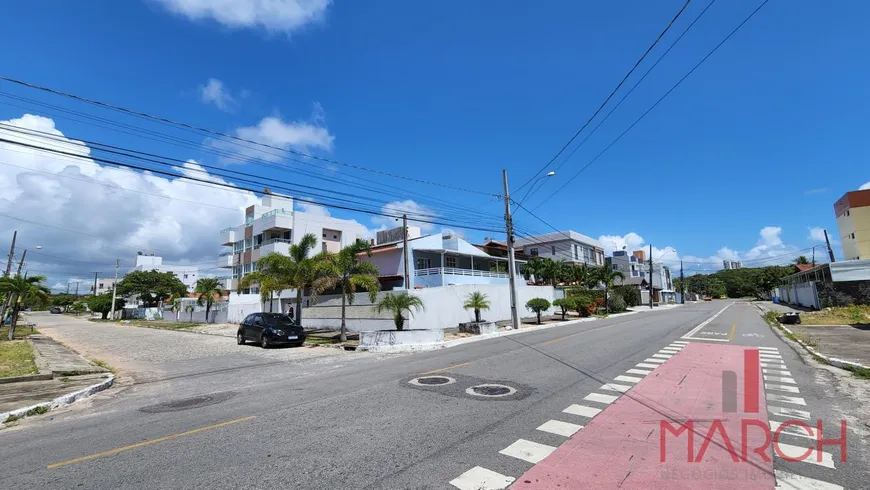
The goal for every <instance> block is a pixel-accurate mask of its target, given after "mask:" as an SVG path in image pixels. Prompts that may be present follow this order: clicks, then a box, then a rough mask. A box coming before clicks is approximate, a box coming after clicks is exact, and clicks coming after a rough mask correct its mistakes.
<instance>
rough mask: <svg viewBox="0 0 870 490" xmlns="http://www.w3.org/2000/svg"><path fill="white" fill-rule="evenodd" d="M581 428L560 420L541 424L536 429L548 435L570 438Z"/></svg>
mask: <svg viewBox="0 0 870 490" xmlns="http://www.w3.org/2000/svg"><path fill="white" fill-rule="evenodd" d="M582 428H583V426H582V425H577V424H569V423H568V422H562V421H561V420H548V421H546V422H544V423H543V424H541V426H540V427H538V430H540V431H543V432H549V433H550V434H556V435H558V436H565V437H571V436H573V435H574V434H575V433H576V432H577V431H578V430H580V429H582Z"/></svg>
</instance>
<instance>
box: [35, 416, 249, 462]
mask: <svg viewBox="0 0 870 490" xmlns="http://www.w3.org/2000/svg"><path fill="white" fill-rule="evenodd" d="M255 418H257V416H256V415H251V416H249V417H242V418H240V419H233V420H228V421H226V422H221V423H219V424H214V425H209V426H207V427H200V428H199V429H193V430H189V431H187V432H180V433H178V434H172V435H168V436H164V437H158V438H157V439H151V440H150V441H144V442H140V443H138V444H132V445H130V446H124V447H119V448H116V449H110V450H108V451H103V452H101V453H96V454H91V455H90V456H82V457H81V458H75V459H68V460H66V461H61V462H60V463H53V464H50V465H48V469H54V468H59V467H61V466H66V465H68V464H75V463H81V462H82V461H88V460H91V459H95V458H101V457H103V456H111V455H113V454H118V453H120V452H123V451H129V450H130V449H136V448H140V447H144V446H150V445H151V444H157V443H158V442H166V441H171V440H172V439H178V438H179V437H184V436H189V435H192V434H196V433H199V432H203V431H207V430H210V429H217V428H219V427H224V426H227V425H230V424H237V423H239V422H245V421H247V420H253V419H255Z"/></svg>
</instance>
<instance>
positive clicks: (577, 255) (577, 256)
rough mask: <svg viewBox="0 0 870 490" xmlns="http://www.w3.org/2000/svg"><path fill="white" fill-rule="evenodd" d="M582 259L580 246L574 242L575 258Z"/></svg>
mask: <svg viewBox="0 0 870 490" xmlns="http://www.w3.org/2000/svg"><path fill="white" fill-rule="evenodd" d="M578 259H580V247H578V246H577V244H576V243H575V244H574V260H578Z"/></svg>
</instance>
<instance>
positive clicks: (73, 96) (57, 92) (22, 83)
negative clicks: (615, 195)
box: [0, 75, 500, 197]
mask: <svg viewBox="0 0 870 490" xmlns="http://www.w3.org/2000/svg"><path fill="white" fill-rule="evenodd" d="M0 80H5V81H7V82H10V83H14V84H16V85H20V86H23V87H27V88H30V89H36V90H40V91H43V92H48V93H51V94H54V95H60V96H63V97H67V98H70V99H74V100H77V101H80V102H85V103H88V104H91V105H96V106H99V107H103V108H106V109H111V110H114V111H118V112H122V113H125V114H130V115H133V116H138V117H143V118H146V119H150V120H152V121H156V122H159V123H161V124H169V125H172V126H176V127H180V128H184V129H186V130H190V131H196V132H198V133H206V134H210V135H212V136H219V137H221V138H226V139H230V140H233V141H237V142H243V143H248V144H253V145H257V146H259V147H264V148H271V149H274V150H279V151H281V152H287V153H292V154H294V155H299V156H302V157H305V158H311V159H313V160H319V161H322V162H326V163H331V164H333V165H341V166H344V167H348V168H353V169H356V170H364V171H366V172H372V173H375V174H378V175H383V176H386V177H393V178H396V179H403V180H407V181H411V182H416V183H419V184H426V185H431V186H436V187H442V188H446V189H453V190H457V191H462V192H468V193H473V194H480V195H486V196H495V197H500V195H499V194H493V193H489V192H484V191H478V190H474V189H466V188H462V187H456V186H451V185H448V184H441V183H437V182H430V181H427V180H422V179H416V178H413V177H407V176H404V175H398V174H394V173H390V172H385V171H382V170H377V169H372V168H368V167H364V166H362V165H356V164H350V163H345V162H340V161H337V160H332V159H328V158H323V157H318V156H315V155H312V154H309V153H305V152H301V151H297V150H293V149H290V148H281V147H280V146H274V145H269V144H267V143H262V142H258V141H254V140H249V139H245V138H241V137H239V136H235V135H231V134H227V133H223V132H220V131H214V130H211V129H206V128H203V127H199V126H195V125H192V124H188V123H184V122H179V121H174V120H171V119H167V118H163V117H159V116H154V115H151V114H148V113H145V112H140V111H136V110H133V109H128V108H125V107H121V106H117V105H113V104H109V103H106V102H101V101H98V100H94V99H90V98H87V97H83V96H80V95H76V94H72V93H69V92H63V91H61V90H57V89H53V88H49V87H45V86H41V85H37V84H34V83H30V82H26V81H23V80H18V79H15V78H11V77H7V76H3V75H0Z"/></svg>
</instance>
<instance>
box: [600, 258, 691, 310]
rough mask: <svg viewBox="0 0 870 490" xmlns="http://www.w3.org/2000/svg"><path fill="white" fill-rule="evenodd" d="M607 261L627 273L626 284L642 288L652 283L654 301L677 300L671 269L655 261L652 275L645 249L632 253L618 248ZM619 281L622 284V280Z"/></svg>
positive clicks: (669, 301)
mask: <svg viewBox="0 0 870 490" xmlns="http://www.w3.org/2000/svg"><path fill="white" fill-rule="evenodd" d="M607 262H608V263H609V264H610V265H611V266H612V267H613V270H615V271H619V272H622V273H623V274H624V275H625V279H626V281H625V284H632V285H636V286H638V287H640V288H641V289H649V285H652V291H653V301H654V302H657V303H671V302H675V301H676V291H674V281H673V278H672V277H671V269H670V268H669V267H668V266H666V265H664V264H659V263H653V266H652V275H650V272H649V262H647V261H646V253H645V252H644V251H643V250H635V251H634V252H632V253H631V255H629V254H628V252H626V251H625V250H616V251H614V252H613V256H612V257H607ZM617 283H618V284H622V281H618V282H617ZM647 298H649V296H647ZM647 301H648V299H647Z"/></svg>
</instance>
